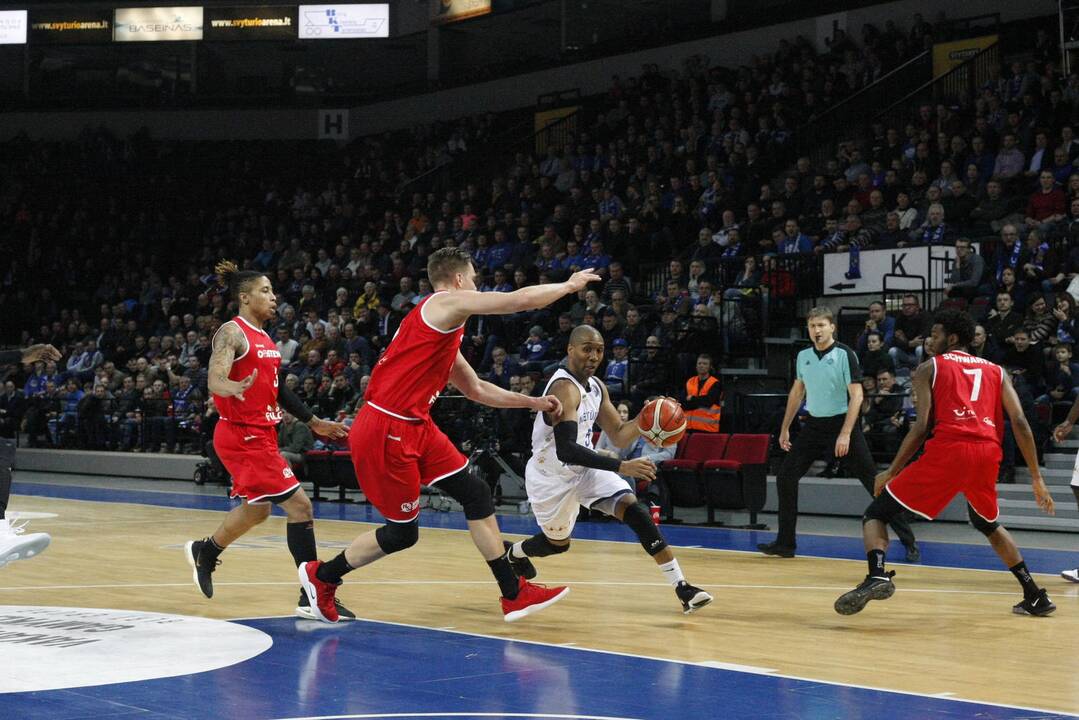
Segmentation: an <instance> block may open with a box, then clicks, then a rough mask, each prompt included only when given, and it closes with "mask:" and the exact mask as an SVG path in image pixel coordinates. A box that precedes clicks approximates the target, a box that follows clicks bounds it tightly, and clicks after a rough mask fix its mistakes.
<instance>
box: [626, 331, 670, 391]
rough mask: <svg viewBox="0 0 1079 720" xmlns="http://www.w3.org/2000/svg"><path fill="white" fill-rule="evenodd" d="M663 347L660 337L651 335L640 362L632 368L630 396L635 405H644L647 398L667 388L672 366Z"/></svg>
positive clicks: (646, 341) (646, 342)
mask: <svg viewBox="0 0 1079 720" xmlns="http://www.w3.org/2000/svg"><path fill="white" fill-rule="evenodd" d="M662 347H663V346H662V344H661V343H660V339H659V338H658V337H656V336H655V335H649V336H648V338H647V339H646V340H645V345H644V353H643V354H642V355H641V357H640V360H639V361H638V362H637V363H634V364H633V365H632V366H631V367H630V374H629V379H630V396H631V399H632V401H633V404H634V405H637V404H638V403H640V404H642V405H643V403H644V401H645V399H646V398H647V397H649V396H651V395H654V394H656V391H659V390H661V389H662V388H665V387H667V384H668V381H669V377H670V365H669V364H668V362H667V358H666V357H665V355H664V354H663V353H662V352H661V350H662Z"/></svg>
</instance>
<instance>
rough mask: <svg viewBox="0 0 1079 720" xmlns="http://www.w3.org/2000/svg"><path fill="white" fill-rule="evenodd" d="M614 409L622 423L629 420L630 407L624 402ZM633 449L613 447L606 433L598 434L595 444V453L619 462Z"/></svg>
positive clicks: (631, 447)
mask: <svg viewBox="0 0 1079 720" xmlns="http://www.w3.org/2000/svg"><path fill="white" fill-rule="evenodd" d="M615 409H616V410H618V417H619V418H621V420H622V422H628V421H629V419H630V405H629V403H628V402H626V401H625V400H623V401H621V402H619V403H618V404H617V405H615ZM632 449H633V445H630V446H629V447H625V448H621V447H618V446H617V445H615V444H614V443H613V442H612V441H611V438H610V437H608V435H607V433H606V431H603V432H600V434H599V440H598V441H597V442H596V452H597V453H599V454H601V455H606V456H607V457H611V458H618V459H619V460H625V459H626V458H627V457H629V453H630V451H631V450H632ZM634 489H636V483H634Z"/></svg>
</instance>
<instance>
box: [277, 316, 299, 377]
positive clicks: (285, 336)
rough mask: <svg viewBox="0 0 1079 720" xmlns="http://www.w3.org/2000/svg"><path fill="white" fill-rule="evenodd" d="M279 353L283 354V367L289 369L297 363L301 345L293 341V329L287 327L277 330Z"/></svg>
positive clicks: (283, 326)
mask: <svg viewBox="0 0 1079 720" xmlns="http://www.w3.org/2000/svg"><path fill="white" fill-rule="evenodd" d="M275 345H276V346H277V351H278V352H279V353H281V367H286V368H287V367H289V366H291V365H292V364H293V363H295V362H296V359H297V356H298V354H299V352H300V343H298V342H296V341H295V340H293V339H292V329H291V328H290V327H288V326H287V325H282V326H281V327H279V328H277V342H276V343H275Z"/></svg>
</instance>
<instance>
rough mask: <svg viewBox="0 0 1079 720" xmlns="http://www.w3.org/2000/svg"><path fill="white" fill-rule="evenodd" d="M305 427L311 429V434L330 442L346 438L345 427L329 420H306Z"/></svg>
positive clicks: (318, 418) (315, 418) (317, 418)
mask: <svg viewBox="0 0 1079 720" xmlns="http://www.w3.org/2000/svg"><path fill="white" fill-rule="evenodd" d="M307 427H309V428H311V432H313V433H314V434H316V435H319V436H321V437H326V438H330V439H331V440H341V439H342V438H346V437H348V426H347V425H344V424H342V423H339V422H333V421H331V420H323V419H322V418H320V417H313V418H311V419H310V420H308V421H307Z"/></svg>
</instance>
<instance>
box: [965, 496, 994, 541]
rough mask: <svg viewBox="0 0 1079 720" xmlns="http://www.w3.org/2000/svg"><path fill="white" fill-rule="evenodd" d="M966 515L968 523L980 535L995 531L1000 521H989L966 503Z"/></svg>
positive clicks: (987, 535) (988, 534)
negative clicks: (968, 519)
mask: <svg viewBox="0 0 1079 720" xmlns="http://www.w3.org/2000/svg"><path fill="white" fill-rule="evenodd" d="M967 517H968V518H970V524H971V525H973V526H974V529H975V530H977V531H978V532H980V533H981V534H982V535H985V536H986V537H989V536H990V535H992V534H993V533H995V532H996V531H997V528H998V527H1000V523H998V522H997V521H995V520H994V521H993V522H989V521H988V520H986V519H985V518H983V517H982V516H981V515H979V514H978V513H976V512H974V508H972V507H971V506H970V503H967Z"/></svg>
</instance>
